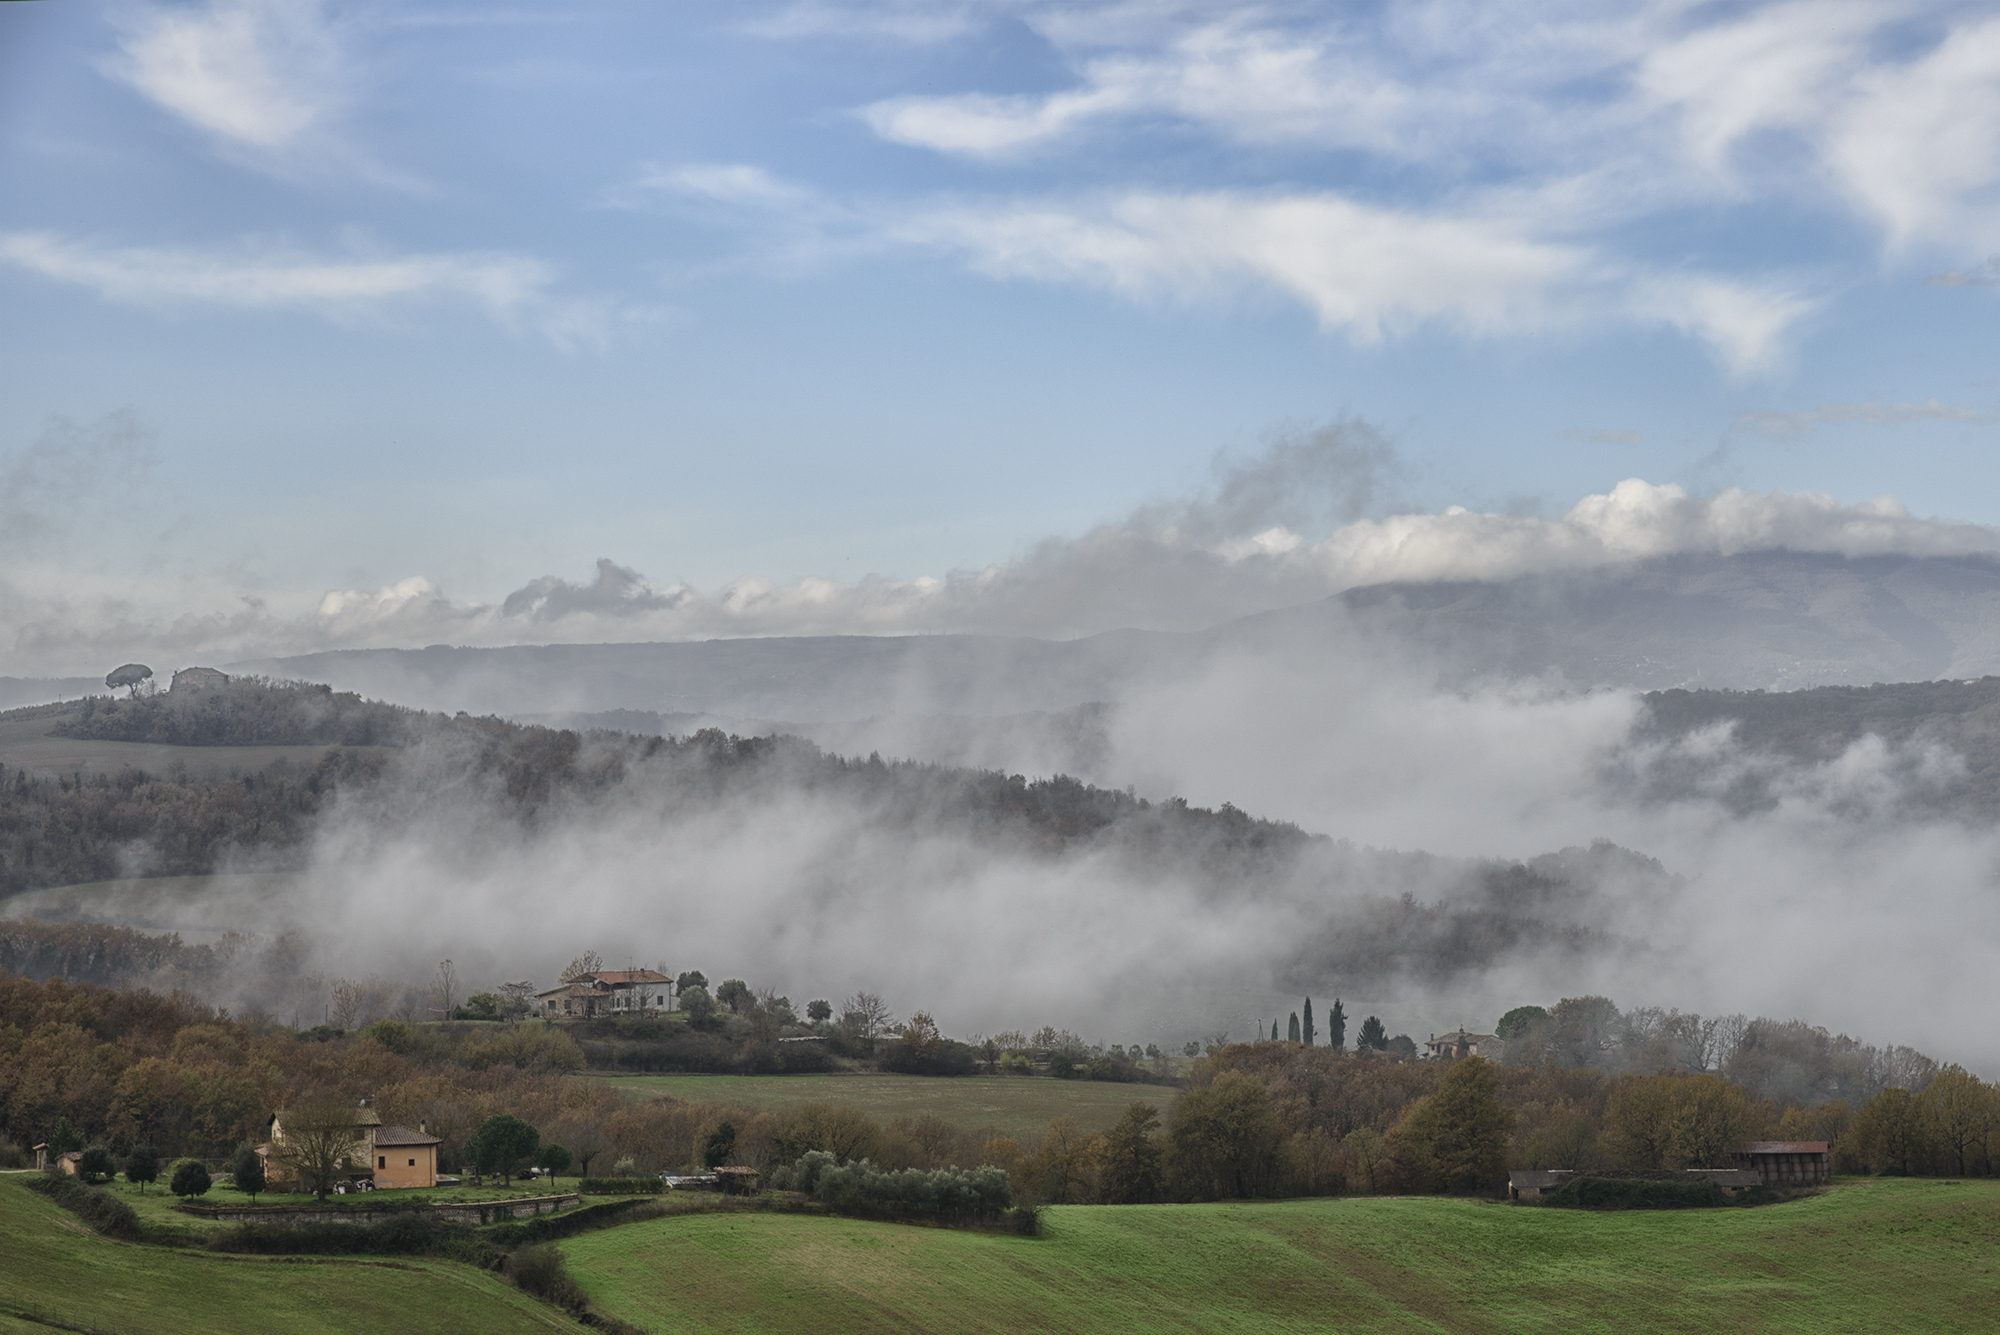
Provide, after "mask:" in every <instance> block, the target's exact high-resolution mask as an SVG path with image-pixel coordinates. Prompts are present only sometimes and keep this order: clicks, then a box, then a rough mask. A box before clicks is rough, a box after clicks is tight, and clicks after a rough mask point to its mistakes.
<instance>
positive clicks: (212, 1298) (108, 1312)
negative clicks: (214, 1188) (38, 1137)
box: [0, 1174, 580, 1335]
mask: <svg viewBox="0 0 2000 1335" xmlns="http://www.w3.org/2000/svg"><path fill="white" fill-rule="evenodd" d="M26 1176H27V1175H26V1174H7V1175H4V1176H0V1257H4V1259H0V1331H17V1330H18V1331H35V1332H45V1331H48V1330H50V1329H57V1330H81V1331H94V1332H95V1331H105V1332H109V1331H116V1332H118V1333H119V1335H186V1332H189V1331H202V1332H212V1333H213V1335H238V1333H240V1335H266V1332H271V1331H284V1332H286V1335H346V1333H347V1332H354V1335H364V1333H365V1335H382V1333H383V1332H387V1331H420V1330H421V1331H457V1330H477V1331H480V1332H482V1335H504V1333H506V1332H514V1331H520V1332H530V1331H549V1330H576V1329H580V1327H578V1326H577V1324H576V1323H575V1322H574V1321H571V1320H570V1319H569V1318H568V1317H566V1316H564V1315H563V1314H562V1313H561V1312H559V1311H557V1310H556V1309H554V1308H551V1307H548V1306H546V1305H544V1304H543V1303H540V1302H537V1301H536V1300H535V1299H534V1298H532V1297H530V1296H529V1295H528V1294H525V1293H523V1292H521V1291H520V1290H519V1289H517V1288H515V1287H514V1286H512V1285H510V1284H508V1283H507V1282H506V1281H504V1280H502V1279H501V1278H500V1277H499V1276H498V1275H495V1274H492V1273H490V1272H488V1271H482V1270H477V1269H474V1268H473V1267H471V1266H465V1265H456V1264H453V1263H452V1262H449V1261H437V1260H430V1259H426V1258H419V1257H409V1258H401V1257H399V1258H396V1259H393V1260H367V1261H360V1260H336V1259H332V1258H325V1257H297V1256H283V1257H268V1258H267V1257H250V1256H221V1255H214V1254H211V1253H204V1252H197V1251H187V1250H182V1249H177V1248H169V1247H161V1246H153V1245H149V1244H146V1243H137V1242H119V1241H115V1240H113V1239H111V1238H104V1237H99V1236H98V1235H97V1234H95V1233H93V1232H91V1231H90V1229H89V1228H87V1227H86V1226H85V1225H84V1224H83V1223H82V1222H81V1221H80V1220H78V1219H77V1217H76V1216H75V1215H72V1214H69V1213H67V1212H66V1211H64V1210H62V1209H61V1208H59V1207H58V1206H56V1205H55V1204H54V1203H53V1202H51V1201H48V1200H45V1199H43V1198H42V1197H39V1196H36V1195H34V1194H33V1193H32V1192H30V1191H29V1190H28V1189H27V1187H26V1185H25V1182H24V1180H23V1179H24V1178H25V1177H26ZM163 1195H164V1193H162V1192H159V1191H155V1192H153V1193H152V1199H153V1200H155V1201H158V1200H159V1199H160V1198H161V1197H162V1196H163Z"/></svg>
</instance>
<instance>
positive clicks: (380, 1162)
mask: <svg viewBox="0 0 2000 1335" xmlns="http://www.w3.org/2000/svg"><path fill="white" fill-rule="evenodd" d="M375 1166H376V1167H377V1168H387V1167H388V1166H389V1156H388V1155H386V1154H378V1155H376V1156H375Z"/></svg>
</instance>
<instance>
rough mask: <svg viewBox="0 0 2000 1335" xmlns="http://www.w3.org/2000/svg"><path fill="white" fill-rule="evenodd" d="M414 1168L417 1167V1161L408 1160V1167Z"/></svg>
mask: <svg viewBox="0 0 2000 1335" xmlns="http://www.w3.org/2000/svg"><path fill="white" fill-rule="evenodd" d="M416 1166H417V1161H416V1160H415V1159H412V1160H410V1167H412V1168H415V1167H416Z"/></svg>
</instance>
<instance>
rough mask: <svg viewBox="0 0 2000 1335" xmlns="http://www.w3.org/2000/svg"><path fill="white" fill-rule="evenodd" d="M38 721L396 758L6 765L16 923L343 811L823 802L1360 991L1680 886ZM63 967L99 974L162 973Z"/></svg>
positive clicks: (713, 766)
mask: <svg viewBox="0 0 2000 1335" xmlns="http://www.w3.org/2000/svg"><path fill="white" fill-rule="evenodd" d="M28 712H30V711H21V712H20V713H17V714H16V715H10V716H0V717H7V718H18V717H20V716H21V714H25V713H28ZM33 712H36V713H39V714H41V716H43V717H47V718H48V719H49V720H50V725H51V727H59V728H63V729H66V730H69V731H71V732H73V733H85V734H87V735H90V736H94V737H102V738H106V739H115V740H126V739H131V738H136V737H146V738H157V737H160V736H181V737H190V738H196V739H206V740H212V741H213V742H214V743H215V744H217V745H235V746H239V747H240V746H242V745H245V744H246V743H253V744H254V743H258V742H275V741H286V742H296V739H297V738H299V737H301V736H317V737H321V738H329V739H330V738H339V739H342V740H365V741H369V742H374V743H377V744H379V743H380V742H382V741H383V740H385V739H388V738H394V739H396V740H398V741H400V742H401V745H400V746H399V747H395V748H380V747H379V745H378V746H377V748H376V749H371V750H366V751H356V750H344V749H337V748H332V747H330V748H329V749H328V750H327V752H326V753H325V754H324V756H323V757H322V758H321V759H320V760H319V761H318V762H317V763H316V764H299V763H297V762H290V761H280V762H276V763H273V764H270V765H268V766H266V767H265V768H263V769H261V770H256V771H252V772H245V773H240V774H236V775H234V776H221V777H213V778H201V777H195V776H191V775H189V774H187V773H185V772H182V773H168V774H164V775H161V774H146V773H142V772H140V771H138V770H135V769H126V770H124V771H123V772H121V773H117V774H112V775H106V776H102V777H90V776H82V777H77V776H48V775H38V774H32V773H28V772H24V771H22V770H19V769H14V770H10V771H4V772H0V917H4V916H12V915H10V914H9V913H8V911H7V908H6V906H5V904H4V896H6V895H13V894H19V893H21V892H25V891H32V890H36V889H42V888H48V887H55V886H62V885H75V884H82V883H88V882H95V881H101V880H110V879H114V878H120V877H130V876H135V875H203V874H208V873H212V872H216V871H222V870H231V871H244V870H256V871H282V870H293V869H298V868H301V867H303V866H305V865H307V864H308V862H310V860H311V859H312V857H313V855H314V840H315V837H316V835H317V834H318V833H319V832H320V831H321V830H323V828H324V827H325V822H326V821H327V819H328V818H329V816H330V813H332V812H333V811H334V810H336V809H339V810H341V811H344V812H346V813H347V814H348V815H349V816H351V817H353V818H354V819H353V821H352V822H351V824H358V825H360V826H363V827H365V828H367V829H369V830H371V831H376V832H380V831H388V830H394V829H398V828H416V827H417V826H418V825H419V824H421V823H423V822H427V821H432V820H434V819H435V818H436V817H437V816H438V815H439V814H440V813H443V812H450V813H452V814H453V815H454V816H456V817H462V816H463V815H464V813H465V812H467V811H476V812H479V813H483V815H482V817H481V818H491V819H499V820H502V821H504V822H506V823H507V824H509V825H511V826H513V827H514V828H516V829H517V830H520V831H524V832H529V833H532V832H533V831H536V830H545V829H553V828H555V827H557V826H558V825H559V824H562V823H565V822H582V823H583V824H585V825H588V824H589V823H590V822H592V821H595V820H601V819H605V818H606V815H605V813H607V812H611V811H623V812H627V813H629V814H632V815H633V818H634V819H636V820H638V821H640V822H642V823H643V822H662V821H663V822H674V821H680V820H689V819H697V818H700V817H701V816H702V814H703V813H715V812H720V811H725V810H733V811H742V810H748V809H750V808H751V807H754V806H756V805H758V804H760V803H763V804H768V803H769V802H770V801H772V800H775V799H779V798H783V799H785V800H806V799H810V800H816V801H821V802H823V803H827V802H830V803H832V804H833V808H832V809H837V811H838V812H839V813H840V815H839V816H838V819H839V820H841V821H843V822H846V823H847V824H848V825H849V826H850V827H851V828H852V829H854V830H857V831H859V830H868V831H873V832H874V833H876V834H877V835H880V836H882V837H883V838H884V839H885V840H886V842H887V843H888V844H890V845H901V844H904V843H907V842H908V841H909V840H910V839H912V838H918V837H921V838H945V839H949V840H956V841H958V842H959V843H960V844H961V845H962V846H963V847H964V848H965V849H966V850H967V851H968V854H969V855H970V856H974V857H976V858H979V859H985V858H988V857H989V856H992V855H1005V856H1006V857H1009V858H1013V859H1026V860H1027V861H1028V863H1029V864H1030V865H1033V864H1035V863H1037V862H1047V863H1050V864H1054V863H1056V862H1059V861H1062V860H1065V859H1068V860H1072V861H1074V860H1075V859H1079V858H1086V859H1095V860H1096V861H1095V864H1094V865H1099V866H1102V867H1104V868H1106V869H1107V871H1108V872H1110V873H1111V874H1113V875H1115V876H1116V877H1117V878H1118V879H1119V880H1120V881H1121V882H1122V883H1124V884H1128V885H1130V886H1133V887H1135V888H1140V887H1145V886H1149V885H1159V884H1165V883H1169V882H1171V883H1173V884H1175V885H1179V886H1183V887H1190V888H1192V891H1193V893H1195V894H1196V895H1197V896H1199V897H1201V898H1203V899H1205V900H1207V901H1209V902H1213V903H1216V904H1219V905H1220V904H1227V905H1241V906H1243V907H1244V908H1245V909H1249V908H1250V907H1251V906H1252V905H1255V904H1257V903H1259V902H1260V901H1263V902H1266V903H1269V904H1271V905H1273V907H1272V908H1271V910H1270V913H1269V914H1268V915H1267V916H1266V917H1265V918H1264V920H1263V921H1264V922H1265V923H1268V924H1269V931H1270V932H1271V933H1273V934H1274V936H1273V941H1274V945H1273V946H1272V947H1271V948H1270V949H1271V951H1272V952H1273V953H1272V954H1271V955H1270V956H1269V958H1270V960H1271V964H1272V966H1273V969H1274V973H1273V975H1272V977H1273V981H1274V982H1278V983H1280V984H1282V985H1284V986H1286V987H1290V986H1291V985H1292V983H1293V981H1295V980H1296V981H1297V982H1298V983H1300V984H1301V985H1304V984H1307V983H1310V981H1311V980H1312V979H1314V978H1316V977H1318V978H1324V977H1329V976H1338V977H1341V978H1344V979H1347V980H1348V982H1349V985H1350V986H1360V985H1363V984H1364V983H1368V982H1371V981H1379V980H1384V979H1388V978H1392V977H1398V976H1410V977H1417V978H1423V979H1433V980H1441V979H1447V978H1451V977H1453V976H1455V975H1458V974H1460V973H1462V972H1465V971H1468V970H1478V969H1481V968H1484V967H1487V966H1489V965H1490V964H1492V963H1493V962H1495V961H1496V960H1498V959H1500V958H1503V957H1508V958H1519V957H1527V956H1533V957H1535V958H1539V959H1548V958H1551V957H1560V956H1564V955H1570V956H1593V957H1596V956H1604V955H1607V954H1613V953H1616V952H1618V951H1622V950H1625V949H1628V948H1630V946H1629V943H1622V942H1620V941H1618V940H1616V939H1614V938H1612V937H1611V936H1609V935H1607V932H1606V927H1607V920H1606V919H1605V917H1604V915H1602V914H1601V913H1600V912H1598V910H1599V909H1601V908H1602V906H1603V904H1604V903H1605V891H1606V889H1607V887H1610V886H1617V887H1620V888H1621V890H1630V889H1631V888H1632V887H1634V886H1638V887H1641V888H1644V887H1647V886H1658V885H1662V884H1666V883H1669V882H1670V881H1671V877H1669V876H1668V875H1667V873H1666V872H1665V870H1664V869H1663V868H1661V867H1660V866H1659V865H1658V864H1657V863H1654V862H1652V861H1650V860H1649V859H1645V858H1641V857H1639V856H1637V855H1635V854H1629V853H1624V852H1623V851H1622V850H1609V849H1608V846H1607V847H1606V848H1600V849H1594V850H1571V851H1569V852H1567V853H1564V854H1558V855H1551V856H1549V857H1546V858H1543V859H1538V860H1536V861H1535V862H1533V863H1508V862H1466V861H1458V860H1453V859H1441V858H1434V857H1429V856H1427V855H1424V854H1415V853H1391V852H1381V851H1375V850H1368V849H1358V848H1355V847H1353V846H1352V845H1349V844H1346V843H1344V842H1342V841H1339V840H1336V839H1333V838H1329V837H1326V836H1322V835H1309V834H1307V833H1306V832H1305V831H1302V830H1300V829H1299V828H1298V827H1296V826H1294V825H1290V824H1286V823H1283V822H1277V821H1269V820H1262V819H1258V818H1256V817H1254V816H1252V815H1249V814H1247V813H1245V812H1243V811H1240V810H1238V809H1237V808H1235V807H1232V806H1229V805H1227V804H1224V805H1223V806H1221V807H1219V808H1217V809H1207V808H1202V807H1195V806H1190V805H1189V804H1187V803H1185V802H1183V801H1180V800H1179V799H1171V800H1167V801H1162V802H1155V801H1148V800H1146V799H1143V798H1140V797H1137V796H1135V795H1133V794H1132V793H1130V792H1121V791H1118V790H1115V789H1108V788H1102V787H1097V786H1093V785H1090V784H1085V783H1082V782H1079V781H1077V780H1075V779H1070V778H1066V777H1061V776H1057V777H1053V778H1048V779H1040V780H1034V781H1030V780H1028V779H1025V778H1023V777H1022V776H1020V775H1009V774H1005V773H1001V772H999V771H994V770H974V769H963V768H950V767H943V766H936V765H925V764H915V763H909V762H891V761H884V760H882V759H880V758H879V757H875V756H870V757H867V758H865V759H853V758H846V757H841V756H837V755H832V754H829V753H827V752H824V751H822V750H820V749H819V748H817V747H816V746H814V745H812V744H811V743H808V742H805V741H802V740H800V739H797V738H789V737H762V738H738V737H731V736H727V735H724V734H722V733H720V732H715V731H707V732H702V733H699V734H696V735H695V736H693V737H689V738H683V739H672V738H662V737H638V736H633V735H630V734H623V733H612V732H582V733H580V732H574V731H565V730H555V729H549V728H541V727H528V726H521V725H518V724H513V723H507V722H504V721H500V720H496V719H472V718H468V717H465V716H463V715H461V716H458V717H455V718H454V717H446V716H443V715H436V714H421V713H416V712H413V711H406V710H398V709H391V708H388V707H383V706H374V705H369V704H366V703H365V702H360V701H357V700H355V699H354V698H353V697H341V696H336V695H330V694H329V693H327V692H325V691H324V690H323V689H321V688H317V687H310V686H274V685H271V684H268V683H236V684H232V686H231V688H230V689H229V690H228V691H227V692H224V693H218V694H217V695H215V696H211V697H207V698H205V699H203V700H202V701H201V703H200V704H199V706H198V708H196V709H194V710H190V711H188V716H187V717H182V716H178V715H175V714H174V713H173V706H172V705H171V697H164V698H163V699H162V698H157V697H156V698H155V699H154V700H140V701H136V702H119V703H117V704H115V705H111V704H108V703H107V702H104V701H93V702H83V703H80V704H75V705H70V706H62V707H51V708H49V709H47V710H43V711H33ZM424 828H431V827H430V826H425V827H424ZM1278 905H1290V906H1291V907H1277V906H1278ZM17 912H18V910H17ZM1301 913H1303V915H1304V916H1299V915H1300V914H1301ZM1256 930H1257V931H1259V932H1260V933H1261V932H1263V931H1264V930H1265V928H1264V927H1263V926H1262V925H1259V926H1258V927H1257V928H1256ZM191 967H193V968H195V970H196V972H199V966H198V965H195V966H191ZM62 972H64V973H66V974H69V975H70V976H87V977H90V978H91V979H92V980H93V981H101V982H116V981H120V980H122V979H125V978H128V977H133V976H144V977H149V978H151V977H154V975H153V974H151V973H150V972H147V971H143V970H142V971H140V972H139V973H138V974H136V975H135V974H131V973H127V972H125V971H123V970H120V969H116V968H107V969H104V970H98V971H92V972H88V973H85V974H77V973H74V972H72V970H70V969H68V968H65V969H63V970H62Z"/></svg>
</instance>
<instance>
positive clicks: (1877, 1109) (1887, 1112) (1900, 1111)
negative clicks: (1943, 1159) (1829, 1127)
mask: <svg viewBox="0 0 2000 1335" xmlns="http://www.w3.org/2000/svg"><path fill="white" fill-rule="evenodd" d="M1924 1129H1925V1128H1924V1125H1923V1119H1922V1118H1921V1117H1920V1116H1919V1115H1918V1111H1917V1106H1916V1096H1915V1095H1913V1094H1911V1093H1910V1091H1909V1090H1907V1089H1904V1088H1902V1087H1900V1086H1898V1085H1890V1086H1889V1087H1887V1088H1886V1089H1882V1090H1878V1091H1877V1092H1876V1093H1875V1094H1874V1095H1873V1096H1872V1097H1871V1098H1869V1099H1868V1100H1867V1101H1866V1102H1864V1103H1863V1104H1862V1105H1861V1106H1860V1107H1859V1108H1857V1109H1855V1112H1854V1121H1853V1122H1852V1123H1851V1124H1850V1125H1849V1126H1848V1128H1847V1144H1848V1146H1849V1147H1850V1148H1851V1150H1852V1152H1853V1154H1854V1156H1855V1157H1856V1158H1858V1159H1860V1160H1862V1161H1863V1162H1864V1163H1866V1164H1867V1165H1868V1167H1869V1170H1870V1171H1871V1172H1875V1173H1883V1174H1889V1175H1892V1176H1895V1177H1907V1176H1909V1175H1910V1174H1911V1173H1913V1172H1915V1171H1917V1169H1918V1167H1919V1166H1920V1165H1921V1164H1922V1162H1923V1159H1924V1156H1925V1153H1926V1151H1927V1150H1928V1148H1929V1145H1928V1141H1927V1139H1926V1137H1925V1135H1924Z"/></svg>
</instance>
